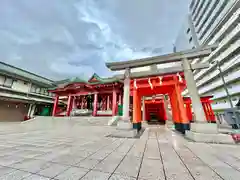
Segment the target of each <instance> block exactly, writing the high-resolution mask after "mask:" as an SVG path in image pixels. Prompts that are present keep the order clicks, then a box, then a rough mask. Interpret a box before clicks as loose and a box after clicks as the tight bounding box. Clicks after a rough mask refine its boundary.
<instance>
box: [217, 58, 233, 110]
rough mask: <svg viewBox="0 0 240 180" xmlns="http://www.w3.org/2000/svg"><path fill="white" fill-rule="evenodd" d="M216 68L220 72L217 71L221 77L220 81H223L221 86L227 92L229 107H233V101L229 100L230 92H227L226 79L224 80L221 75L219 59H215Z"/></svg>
mask: <svg viewBox="0 0 240 180" xmlns="http://www.w3.org/2000/svg"><path fill="white" fill-rule="evenodd" d="M217 69H218V70H219V72H220V73H219V76H220V77H221V79H222V81H223V87H224V89H225V91H226V93H227V98H228V101H229V103H230V106H231V108H234V106H233V103H232V100H231V96H230V93H229V91H228V88H227V84H226V81H225V79H224V76H223V72H222V70H221V67H220V64H219V61H217Z"/></svg>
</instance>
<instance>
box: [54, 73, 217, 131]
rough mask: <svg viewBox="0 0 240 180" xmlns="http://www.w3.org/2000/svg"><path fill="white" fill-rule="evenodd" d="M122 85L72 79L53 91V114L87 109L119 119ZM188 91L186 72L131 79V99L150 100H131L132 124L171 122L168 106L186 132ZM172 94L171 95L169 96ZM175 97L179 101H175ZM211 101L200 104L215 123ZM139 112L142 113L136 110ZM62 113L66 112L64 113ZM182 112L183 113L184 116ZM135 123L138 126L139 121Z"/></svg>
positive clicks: (105, 80)
mask: <svg viewBox="0 0 240 180" xmlns="http://www.w3.org/2000/svg"><path fill="white" fill-rule="evenodd" d="M123 86H124V83H123V80H122V79H121V78H120V79H119V78H118V77H113V78H101V77H99V76H98V75H97V74H94V75H93V76H92V77H91V78H90V79H89V80H88V81H84V80H82V79H79V78H75V79H72V80H70V81H68V82H67V83H64V84H62V85H60V86H59V87H58V88H56V89H53V90H50V92H52V93H54V94H55V102H54V108H53V112H52V115H53V116H62V115H66V116H70V115H71V112H72V110H73V109H88V110H90V111H92V116H116V115H117V113H118V105H122V103H123ZM185 88H186V81H185V79H184V75H183V73H175V74H164V75H162V76H152V77H146V78H145V77H143V78H137V79H133V80H131V81H130V96H131V97H133V96H136V92H138V94H137V95H139V97H140V96H145V97H148V98H146V99H144V100H143V101H142V100H141V98H138V99H136V98H131V99H132V102H131V105H130V106H131V107H133V113H132V118H133V123H134V119H138V121H142V120H146V121H151V119H152V118H156V119H158V120H159V121H162V122H165V121H166V120H167V119H168V117H167V111H168V107H165V104H169V107H170V110H172V118H173V119H174V120H175V125H176V127H177V129H179V128H180V126H181V125H184V126H186V129H188V126H189V122H191V121H192V120H193V113H192V107H191V99H190V98H189V97H182V95H181V93H182V91H183V90H184V89H185ZM169 92H171V93H170V94H169ZM153 94H169V99H168V100H166V101H167V103H166V102H165V101H164V97H163V96H160V97H159V96H158V97H157V96H156V97H155V95H153ZM60 97H65V99H62V100H66V102H67V107H66V108H63V109H60V108H59V101H60ZM176 98H177V99H178V101H176ZM210 98H211V97H210V96H208V97H201V102H202V105H203V107H204V111H205V116H206V119H207V121H209V122H215V117H214V113H213V110H212V108H211V100H210ZM164 102H165V103H164ZM178 103H180V104H178ZM137 109H138V110H139V111H141V113H139V111H136V110H137ZM130 110H131V108H130ZM63 111H64V112H65V113H62V112H63ZM183 111H184V113H182V112H183ZM153 116H154V117H153ZM135 123H136V124H137V123H138V122H135Z"/></svg>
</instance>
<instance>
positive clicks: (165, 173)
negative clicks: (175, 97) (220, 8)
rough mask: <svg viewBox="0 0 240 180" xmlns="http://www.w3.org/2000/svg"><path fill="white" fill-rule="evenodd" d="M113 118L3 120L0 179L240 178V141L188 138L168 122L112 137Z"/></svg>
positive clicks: (230, 179)
mask: <svg viewBox="0 0 240 180" xmlns="http://www.w3.org/2000/svg"><path fill="white" fill-rule="evenodd" d="M107 121H108V119H103V118H96V119H87V118H86V117H85V118H72V119H67V118H55V119H52V118H38V119H37V120H33V121H29V122H26V123H21V124H20V123H15V124H10V123H9V124H6V123H5V124H2V126H1V124H0V179H4V180H6V179H9V180H16V179H26V180H38V179H39V180H40V179H41V180H47V179H56V180H57V179H58V180H65V179H66V180H75V179H76V180H77V179H83V180H87V179H89V180H94V179H99V180H105V179H110V180H119V179H121V180H135V179H139V180H158V179H160V180H175V179H176V180H193V179H196V180H211V179H214V180H220V179H221V180H222V179H225V180H239V177H240V147H239V146H238V145H217V144H200V143H193V142H187V141H186V140H185V139H183V138H182V137H181V136H180V135H178V134H177V133H174V132H171V131H170V130H168V129H166V128H165V127H162V126H161V127H160V126H151V127H148V128H147V129H146V130H145V132H144V134H143V135H142V136H141V138H140V139H118V138H107V137H105V136H106V135H108V134H110V133H112V132H115V131H116V130H115V127H108V126H106V124H107Z"/></svg>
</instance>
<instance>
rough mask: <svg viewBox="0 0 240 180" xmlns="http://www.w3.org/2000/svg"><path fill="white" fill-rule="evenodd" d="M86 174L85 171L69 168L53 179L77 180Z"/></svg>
mask: <svg viewBox="0 0 240 180" xmlns="http://www.w3.org/2000/svg"><path fill="white" fill-rule="evenodd" d="M87 172H88V170H87V169H84V168H77V167H71V168H69V169H67V170H66V171H63V172H62V173H60V174H59V175H58V176H56V177H54V179H59V180H79V179H80V178H82V177H83V176H84V175H85V174H86V173H87Z"/></svg>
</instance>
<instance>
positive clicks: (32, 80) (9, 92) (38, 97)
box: [0, 62, 54, 121]
mask: <svg viewBox="0 0 240 180" xmlns="http://www.w3.org/2000/svg"><path fill="white" fill-rule="evenodd" d="M53 86H54V82H53V81H52V80H49V79H47V78H44V77H41V76H38V75H36V74H33V73H31V72H28V71H25V70H22V69H20V68H17V67H14V66H11V65H9V64H6V63H3V62H0V121H22V120H24V117H25V116H33V115H34V114H36V113H37V114H38V113H40V112H42V111H43V109H44V108H45V109H46V110H47V109H49V111H50V112H51V108H52V104H53V100H52V99H53V94H51V93H49V92H48V91H47V89H48V88H50V87H53Z"/></svg>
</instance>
